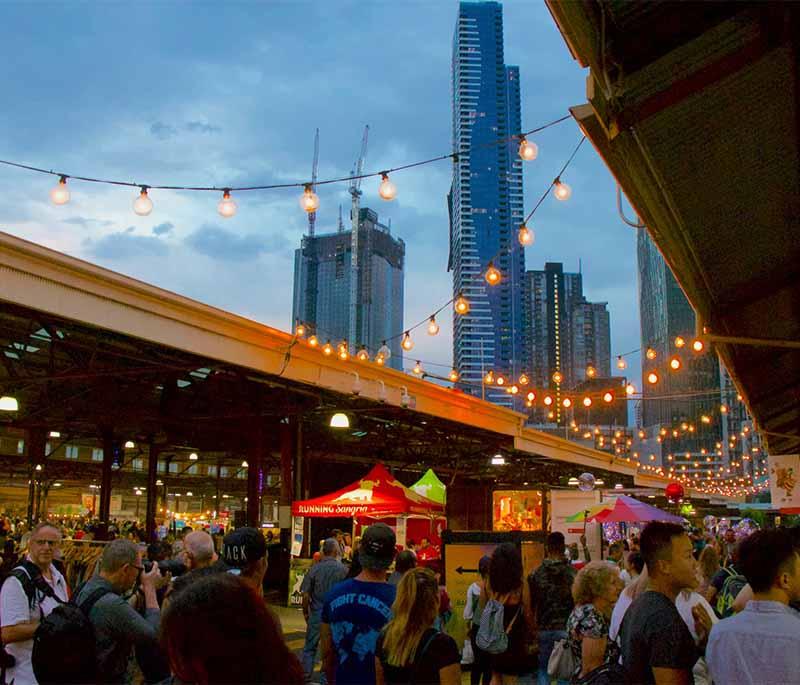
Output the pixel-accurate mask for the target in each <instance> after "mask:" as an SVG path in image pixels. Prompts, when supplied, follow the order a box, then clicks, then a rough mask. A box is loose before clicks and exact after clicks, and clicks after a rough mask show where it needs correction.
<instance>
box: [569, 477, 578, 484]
mask: <svg viewBox="0 0 800 685" xmlns="http://www.w3.org/2000/svg"><path fill="white" fill-rule="evenodd" d="M578 482H579V481H578V479H577V478H575V476H573V477H572V478H570V479H569V480H568V481H567V485H577V484H578Z"/></svg>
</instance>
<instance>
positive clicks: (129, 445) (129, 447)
mask: <svg viewBox="0 0 800 685" xmlns="http://www.w3.org/2000/svg"><path fill="white" fill-rule="evenodd" d="M135 447H136V443H135V442H134V441H133V440H127V441H126V442H125V449H126V450H132V449H134V448H135Z"/></svg>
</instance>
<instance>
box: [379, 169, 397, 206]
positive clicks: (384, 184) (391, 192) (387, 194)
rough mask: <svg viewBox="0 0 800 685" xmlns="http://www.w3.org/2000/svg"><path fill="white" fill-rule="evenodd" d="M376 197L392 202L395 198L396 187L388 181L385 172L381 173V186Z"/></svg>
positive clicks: (387, 175)
mask: <svg viewBox="0 0 800 685" xmlns="http://www.w3.org/2000/svg"><path fill="white" fill-rule="evenodd" d="M378 195H380V196H381V197H382V198H383V199H384V200H394V199H395V198H396V197H397V186H395V184H394V183H392V182H391V181H390V180H389V174H387V173H386V172H385V171H384V172H382V173H381V185H380V187H379V188H378Z"/></svg>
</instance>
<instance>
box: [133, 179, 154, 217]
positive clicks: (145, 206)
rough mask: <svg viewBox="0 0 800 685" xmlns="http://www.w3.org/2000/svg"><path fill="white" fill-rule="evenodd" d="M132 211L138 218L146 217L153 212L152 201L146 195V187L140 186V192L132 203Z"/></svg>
mask: <svg viewBox="0 0 800 685" xmlns="http://www.w3.org/2000/svg"><path fill="white" fill-rule="evenodd" d="M133 211H134V213H135V214H138V215H139V216H147V215H148V214H150V212H152V211H153V201H152V200H151V199H150V198H149V197H148V195H147V186H142V190H141V192H140V193H139V197H137V198H136V199H135V200H134V201H133Z"/></svg>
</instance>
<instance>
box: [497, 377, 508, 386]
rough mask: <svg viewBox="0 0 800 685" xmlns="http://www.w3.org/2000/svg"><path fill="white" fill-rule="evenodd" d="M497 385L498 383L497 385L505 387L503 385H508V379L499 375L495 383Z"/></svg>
mask: <svg viewBox="0 0 800 685" xmlns="http://www.w3.org/2000/svg"><path fill="white" fill-rule="evenodd" d="M495 383H497V385H500V386H503V385H505V384H506V379H505V378H504V377H503V376H501V375H499V374H498V376H497V380H496V381H495Z"/></svg>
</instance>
